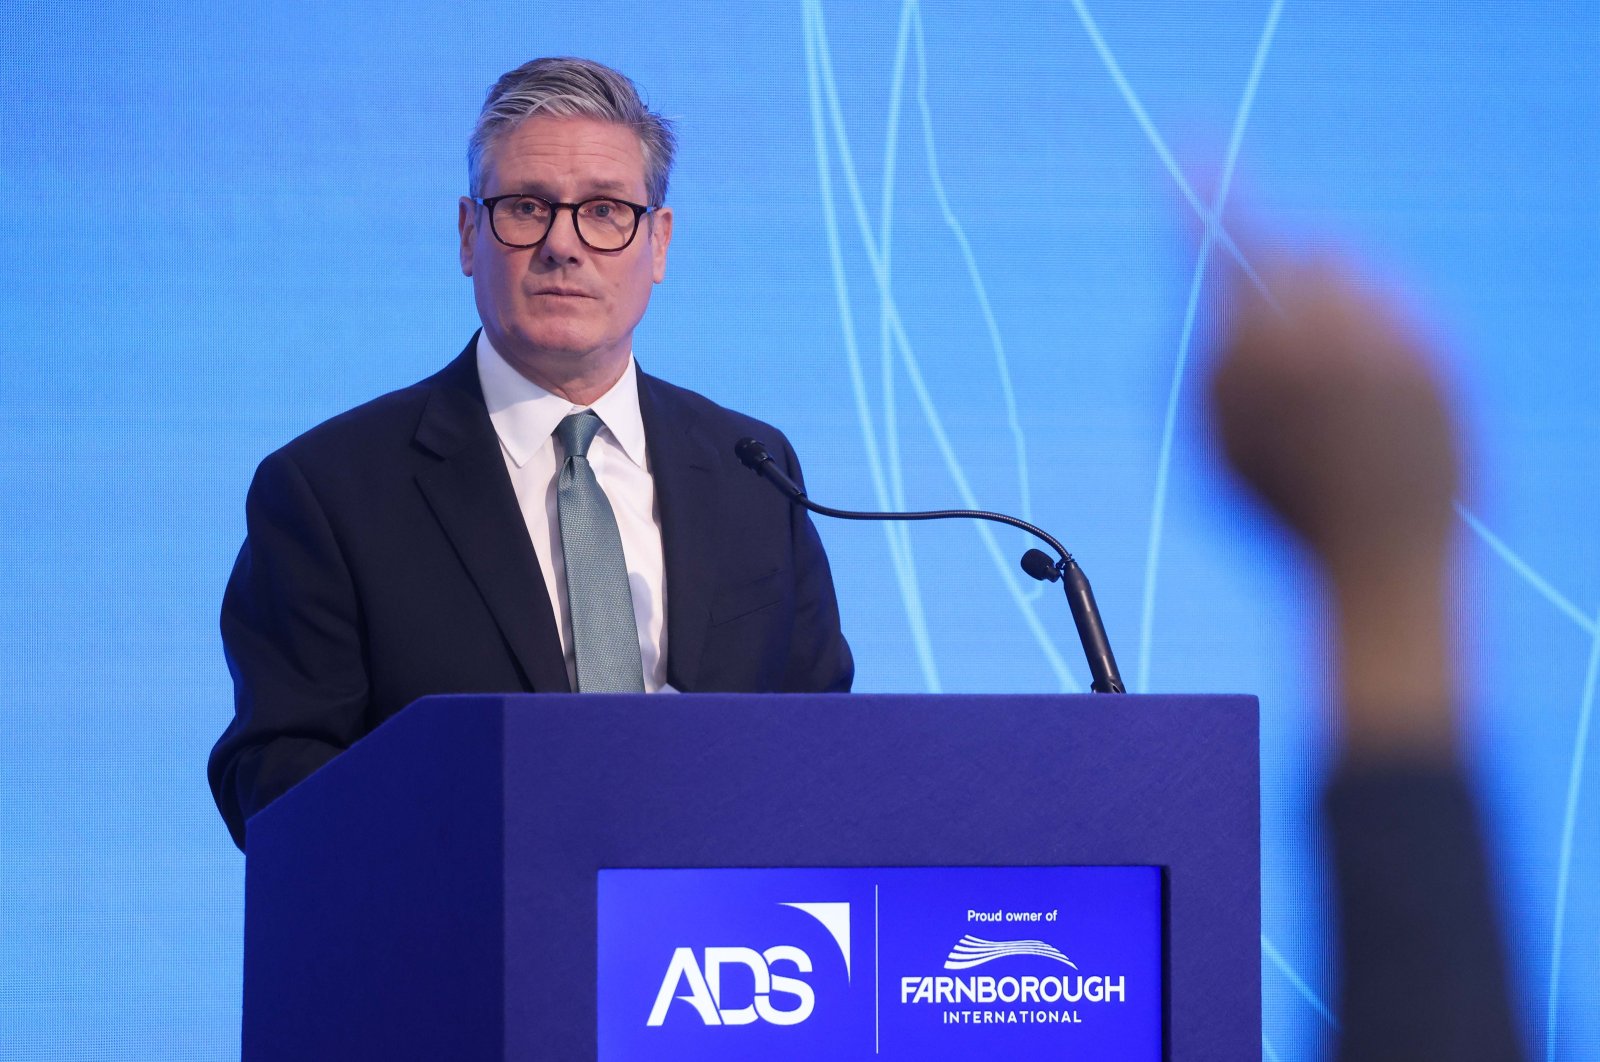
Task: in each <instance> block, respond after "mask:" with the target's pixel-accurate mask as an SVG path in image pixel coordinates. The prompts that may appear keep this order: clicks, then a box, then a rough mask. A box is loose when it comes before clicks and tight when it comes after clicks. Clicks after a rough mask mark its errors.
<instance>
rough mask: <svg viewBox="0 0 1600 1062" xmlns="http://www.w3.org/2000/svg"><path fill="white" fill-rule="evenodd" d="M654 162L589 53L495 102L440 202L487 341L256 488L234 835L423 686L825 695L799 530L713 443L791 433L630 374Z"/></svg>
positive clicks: (832, 616)
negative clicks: (456, 231) (465, 167)
mask: <svg viewBox="0 0 1600 1062" xmlns="http://www.w3.org/2000/svg"><path fill="white" fill-rule="evenodd" d="M672 151H673V139H672V134H671V130H670V127H669V126H668V124H667V123H666V122H665V121H664V120H663V119H661V118H660V117H659V116H658V115H655V114H653V113H652V112H650V111H649V110H648V109H646V108H645V107H644V105H643V104H642V103H641V102H640V100H639V97H638V94H637V92H636V90H635V88H634V86H633V84H632V83H631V82H630V81H628V79H627V78H625V77H623V76H622V75H621V74H618V73H617V72H616V71H613V70H610V69H609V68H606V67H603V66H600V65H599V64H596V63H591V62H588V61H585V60H576V59H544V60H535V61H534V62H532V63H528V64H526V65H524V66H522V67H519V68H518V69H517V70H514V71H512V72H510V73H508V74H506V75H505V76H504V77H502V78H501V79H500V80H499V82H497V83H496V84H495V86H494V87H493V88H492V89H491V90H490V93H489V98H488V100H487V102H486V103H485V105H484V109H483V112H482V114H481V115H480V117H479V120H478V124H477V127H476V129H475V130H474V132H473V136H472V140H471V144H470V147H469V153H468V159H469V177H470V184H471V191H472V194H471V195H470V196H465V197H463V198H462V200H461V203H460V231H461V265H462V271H463V272H464V273H465V274H466V275H468V276H470V277H472V279H473V290H474V296H475V299H476V302H477V307H478V313H479V317H480V319H481V320H482V322H483V329H482V331H481V332H480V333H479V334H478V335H476V336H474V337H473V339H472V340H471V341H470V342H469V343H468V344H467V346H466V349H465V350H463V351H462V353H461V355H460V356H459V357H458V358H456V359H455V360H454V361H453V362H451V363H450V364H449V365H448V366H447V367H446V368H444V369H443V370H442V371H441V372H439V373H437V374H436V375H434V376H432V377H429V378H428V379H426V380H423V381H422V382H420V383H418V384H415V385H414V386H412V387H408V388H406V389H404V390H401V391H397V392H395V393H393V394H390V395H386V396H384V397H382V398H379V399H377V400H375V401H373V402H370V403H367V404H366V405H363V406H360V407H358V408H357V409H354V410H351V411H350V412H348V413H345V414H343V415H341V416H339V417H336V418H334V419H333V420H331V421H329V422H327V423H325V424H323V425H321V426H319V427H317V428H314V429H313V430H311V431H310V432H307V433H306V434H305V435H303V436H301V437H300V438H298V439H296V440H294V441H293V442H291V443H290V444H289V445H287V446H285V447H284V448H283V449H281V450H279V451H277V452H276V453H274V454H272V455H270V456H269V457H268V458H267V459H266V460H265V461H263V462H262V464H261V467H260V469H259V470H258V471H257V474H256V478H255V481H254V483H253V484H252V485H251V489H250V494H249V498H248V501H247V503H246V513H247V520H248V536H247V539H246V541H245V544H244V547H243V549H242V550H241V551H240V554H239V559H238V562H237V564H236V565H235V567H234V571H233V576H232V578H231V579H230V581H229V584H228V590H227V594H226V596H225V598H224V601H223V610H222V634H223V643H224V646H225V648H226V651H227V657H228V664H229V668H230V670H231V672H232V675H233V680H234V690H235V716H234V719H233V722H232V723H231V725H230V726H229V727H228V728H227V730H226V732H225V733H224V734H223V736H222V738H221V740H219V741H218V743H217V745H216V748H215V749H214V750H213V752H212V756H211V762H210V771H209V773H210V780H211V786H212V792H213V795H214V796H215V798H216V801H217V805H218V807H219V808H220V809H221V811H222V814H223V818H224V819H225V820H226V821H227V823H228V826H229V829H230V831H231V832H232V834H233V837H234V840H235V842H236V843H238V844H239V845H240V847H241V848H242V847H243V846H244V839H245V833H244V824H245V821H246V820H247V819H248V818H249V817H250V816H251V815H253V814H254V813H255V812H257V811H259V810H260V809H261V808H263V807H265V806H266V805H267V804H268V803H270V802H271V801H272V800H274V799H276V798H277V797H278V796H280V795H281V794H282V793H284V792H285V791H286V790H288V789H289V788H290V787H291V786H293V785H295V784H296V783H297V782H299V781H300V780H302V779H303V778H305V777H306V776H307V775H309V774H310V773H311V772H313V771H315V770H316V769H317V768H318V767H320V766H321V765H322V764H324V763H326V762H327V761H328V760H330V759H332V758H333V757H334V756H336V755H337V754H338V753H339V752H341V751H343V750H344V749H346V748H348V747H349V746H350V745H351V744H352V743H354V742H355V741H357V740H359V739H360V738H361V737H363V736H364V735H365V734H367V733H369V732H370V731H371V730H372V729H373V728H374V727H376V726H377V725H378V724H380V723H381V722H383V721H384V720H385V719H387V718H388V717H389V716H391V715H393V714H394V713H395V712H397V711H399V710H400V709H402V708H404V707H405V706H406V705H407V704H409V703H410V702H411V701H413V700H415V699H416V698H418V697H421V696H424V695H426V694H431V693H459V692H507V691H534V692H552V693H566V692H572V691H574V690H576V691H580V692H582V691H590V690H609V691H626V690H644V691H651V692H654V691H658V690H682V691H737V692H757V691H828V690H839V691H844V690H848V689H849V688H850V683H851V680H852V677H853V665H852V661H851V656H850V650H849V647H848V645H847V644H846V642H845V640H844V637H843V635H842V633H841V632H840V627H839V615H838V606H837V603H836V601H835V598H834V591H833V584H832V579H831V576H830V573H829V570H828V562H827V558H826V556H825V555H824V553H823V550H822V545H821V542H820V540H819V539H818V537H817V534H816V531H815V529H814V528H813V527H812V525H811V523H810V520H809V518H808V517H807V516H806V515H805V514H804V513H803V512H802V511H799V510H798V509H796V508H794V507H791V506H790V505H789V504H788V503H787V501H786V500H785V499H784V498H783V497H782V496H781V495H780V494H778V493H777V492H776V491H774V490H772V488H771V487H770V486H769V485H768V484H765V483H762V482H760V481H759V479H758V478H757V477H755V476H754V475H752V474H751V473H750V472H748V471H747V470H746V469H744V468H743V467H742V466H741V465H740V463H739V461H738V459H737V458H736V457H735V456H734V453H733V447H734V444H735V443H736V442H737V441H738V440H739V439H740V438H742V437H745V436H756V437H759V438H763V439H765V440H767V441H768V442H769V445H770V446H771V448H772V449H773V452H774V454H775V457H776V459H777V461H778V463H779V464H780V465H782V466H783V467H784V468H785V469H786V471H788V472H789V474H790V475H791V476H794V477H795V478H797V479H798V478H799V466H798V463H797V461H796V459H795V456H794V452H793V450H792V449H791V448H790V447H789V444H788V442H787V440H785V439H784V438H783V436H782V435H781V434H780V433H779V432H777V431H776V430H775V429H773V428H771V427H770V426H768V425H765V424H762V423H760V422H758V421H755V420H752V419H751V418H748V417H745V416H742V415H740V414H738V413H735V412H732V411H730V410H727V409H723V408H722V407H720V406H717V405H715V404H714V403H712V402H710V401H708V400H707V399H705V398H703V397H701V396H700V395H697V394H694V393H692V392H690V391H685V390H683V389H681V388H678V387H674V386H672V385H671V384H668V383H666V382H664V381H662V380H659V379H656V378H654V377H651V376H648V375H646V374H644V373H643V372H640V371H639V369H638V367H637V365H636V363H635V362H634V360H633V348H632V337H633V331H634V328H635V327H636V326H637V324H638V322H639V320H640V318H641V317H642V316H643V314H644V311H645V307H646V306H647V304H648V302H649V297H650V291H651V288H652V286H653V285H654V284H656V283H660V281H661V280H662V278H663V277H664V275H665V269H666V254H667V247H668V244H669V242H670V240H671V236H672V211H671V208H669V207H667V206H665V205H663V203H664V199H665V195H666V185H667V175H668V172H669V170H670V167H671V162H672Z"/></svg>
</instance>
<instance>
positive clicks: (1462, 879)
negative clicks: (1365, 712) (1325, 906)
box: [1325, 764, 1522, 1062]
mask: <svg viewBox="0 0 1600 1062" xmlns="http://www.w3.org/2000/svg"><path fill="white" fill-rule="evenodd" d="M1325 812H1326V815H1327V821H1328V827H1329V834H1330V839H1331V843H1332V854H1333V865H1334V874H1335V886H1336V888H1337V891H1338V901H1337V902H1338V908H1337V911H1338V920H1339V922H1340V941H1341V948H1342V956H1341V958H1342V963H1343V993H1342V995H1343V998H1342V1003H1341V1008H1340V1009H1341V1012H1342V1018H1341V1024H1342V1026H1343V1038H1342V1042H1341V1045H1340V1050H1339V1054H1338V1057H1339V1058H1340V1059H1341V1060H1343V1062H1382V1060H1388V1059H1393V1060H1394V1062H1401V1060H1405V1062H1413V1060H1416V1059H1433V1058H1437V1059H1451V1060H1452V1062H1490V1060H1493V1062H1513V1060H1516V1059H1520V1058H1521V1057H1522V1053H1521V1048H1520V1045H1519V1040H1518V1036H1517V1031H1516V1026H1515V1022H1514V1021H1513V1018H1512V1013H1511V997H1510V992H1509V989H1508V986H1507V976H1506V966H1505V954H1504V951H1503V948H1502V942H1501V938H1500V932H1499V929H1498V927H1499V920H1498V918H1497V916H1496V910H1495V905H1494V901H1493V896H1492V894H1491V891H1490V884H1489V872H1488V866H1487V863H1486V860H1485V857H1484V845H1483V839H1482V835H1481V832H1480V829H1479V823H1478V817H1477V814H1476V810H1475V808H1474V805H1473V801H1472V796H1471V793H1470V792H1469V790H1468V788H1467V784H1466V782H1465V781H1464V780H1463V778H1462V777H1461V775H1460V774H1459V773H1457V772H1456V771H1454V770H1450V769H1447V768H1444V767H1440V766H1433V765H1405V764H1385V765H1382V766H1378V765H1371V766H1361V767H1346V768H1343V769H1341V770H1340V771H1339V772H1338V773H1337V774H1336V775H1335V777H1334V779H1333V781H1332V783H1331V785H1330V786H1329V788H1328V792H1327V794H1326V798H1325Z"/></svg>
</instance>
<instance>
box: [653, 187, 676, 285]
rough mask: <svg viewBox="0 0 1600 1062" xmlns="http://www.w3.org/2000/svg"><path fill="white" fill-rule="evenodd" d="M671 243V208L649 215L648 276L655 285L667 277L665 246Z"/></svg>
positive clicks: (664, 208)
mask: <svg viewBox="0 0 1600 1062" xmlns="http://www.w3.org/2000/svg"><path fill="white" fill-rule="evenodd" d="M671 242H672V208H671V207H665V206H664V207H662V208H661V209H659V210H657V211H655V212H654V213H652V214H651V215H650V259H651V262H650V276H651V279H652V280H654V281H655V282H656V283H657V284H659V283H661V282H662V281H663V280H665V279H666V277H667V244H669V243H671Z"/></svg>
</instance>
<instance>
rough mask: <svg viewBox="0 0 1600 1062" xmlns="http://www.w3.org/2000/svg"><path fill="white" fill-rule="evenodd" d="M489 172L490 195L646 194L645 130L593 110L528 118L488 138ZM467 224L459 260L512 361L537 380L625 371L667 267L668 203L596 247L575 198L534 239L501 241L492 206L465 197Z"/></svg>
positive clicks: (493, 334) (498, 345) (565, 198)
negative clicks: (582, 231)
mask: <svg viewBox="0 0 1600 1062" xmlns="http://www.w3.org/2000/svg"><path fill="white" fill-rule="evenodd" d="M484 174H485V181H484V191H483V198H485V199H487V198H489V197H491V196H497V195H508V194H513V193H519V194H527V195H536V196H539V197H540V198H542V199H546V200H549V201H551V202H561V203H577V202H581V201H583V200H585V199H588V198H591V197H593V196H599V195H605V196H615V197H616V198H618V199H625V200H628V201H629V202H633V203H645V202H648V199H647V198H646V193H645V182H644V152H643V149H642V148H641V147H640V145H639V137H638V136H637V135H636V134H635V133H634V132H633V131H632V130H631V129H629V128H628V127H627V126H623V125H616V124H613V123H611V122H602V121H598V120H596V119H592V118H551V117H535V118H529V119H527V120H525V121H524V122H523V123H522V124H521V125H519V126H517V127H516V128H515V129H513V130H512V131H511V132H510V133H507V134H505V135H503V136H502V137H500V138H499V139H498V140H496V141H494V142H493V143H491V144H490V145H489V147H488V150H487V151H485V153H484ZM460 229H461V271H462V272H463V273H465V274H466V275H467V276H469V277H471V278H472V288H473V294H474V296H475V297H476V300H477V303H478V315H479V317H480V319H481V320H482V321H483V326H484V329H485V331H486V332H488V334H489V340H490V342H492V343H493V344H494V346H495V349H496V350H498V351H499V352H500V353H501V354H502V355H503V356H504V357H505V358H506V360H507V361H509V362H510V363H511V364H512V365H513V366H516V367H517V368H518V369H520V370H522V371H523V372H524V374H531V375H532V376H533V377H535V378H536V380H538V381H539V382H546V381H553V382H559V381H563V380H570V379H574V378H579V377H592V376H595V375H597V374H599V375H603V376H605V375H608V376H610V377H611V380H615V378H616V376H617V375H620V374H621V372H622V369H623V366H624V365H625V364H626V360H627V355H628V352H629V351H630V350H631V349H632V343H633V330H634V327H635V326H636V325H637V324H638V323H639V319H640V318H641V317H643V316H644V310H645V307H646V306H647V305H649V302H650V288H651V285H652V284H657V283H660V281H661V279H662V277H664V276H665V275H666V269H667V244H668V243H669V242H670V240H671V238H672V211H671V210H669V209H666V208H662V209H660V210H658V211H656V212H655V213H654V214H653V215H651V216H649V217H646V218H645V219H643V220H642V221H641V222H640V223H639V231H638V233H637V235H635V236H634V239H633V242H632V243H630V244H629V245H628V246H627V247H625V248H623V249H622V250H620V251H596V250H592V249H591V248H589V247H587V246H586V245H585V244H584V243H583V241H582V240H580V239H578V234H577V232H576V230H575V229H574V228H573V217H572V212H571V211H570V210H562V211H559V212H558V213H557V215H556V218H555V224H554V226H553V227H552V228H551V229H550V234H549V236H547V237H546V238H545V240H544V242H543V243H541V244H539V245H538V246H536V247H522V248H516V247H507V246H506V245H505V244H503V243H501V242H500V241H499V240H497V239H496V238H495V236H494V233H493V231H492V230H491V227H490V225H489V212H488V210H486V209H484V208H482V207H479V206H478V205H477V204H476V203H474V202H472V201H471V200H470V199H466V198H463V199H462V200H461V207H460ZM609 382H610V381H605V383H606V384H607V385H609ZM547 386H548V384H547Z"/></svg>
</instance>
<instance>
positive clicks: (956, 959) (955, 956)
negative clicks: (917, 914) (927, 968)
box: [944, 936, 1078, 970]
mask: <svg viewBox="0 0 1600 1062" xmlns="http://www.w3.org/2000/svg"><path fill="white" fill-rule="evenodd" d="M1016 955H1037V956H1038V957H1040V958H1041V959H1054V960H1055V961H1056V962H1064V963H1066V964H1067V965H1068V966H1070V967H1072V968H1073V969H1074V970H1076V969H1077V968H1078V964H1077V963H1075V962H1073V961H1072V960H1071V959H1069V958H1067V957H1066V956H1065V955H1063V954H1061V953H1060V952H1059V951H1057V950H1056V949H1055V948H1052V947H1051V946H1050V945H1048V944H1046V943H1045V942H1044V941H1042V940H984V939H983V938H982V937H974V936H965V937H962V938H961V939H960V940H959V941H957V942H956V946H955V947H953V948H951V949H950V956H949V957H948V958H947V959H945V961H944V968H945V969H946V970H970V969H972V968H973V967H974V966H982V965H983V964H984V963H986V962H993V961H994V960H996V959H1008V958H1011V957H1012V956H1016Z"/></svg>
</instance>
